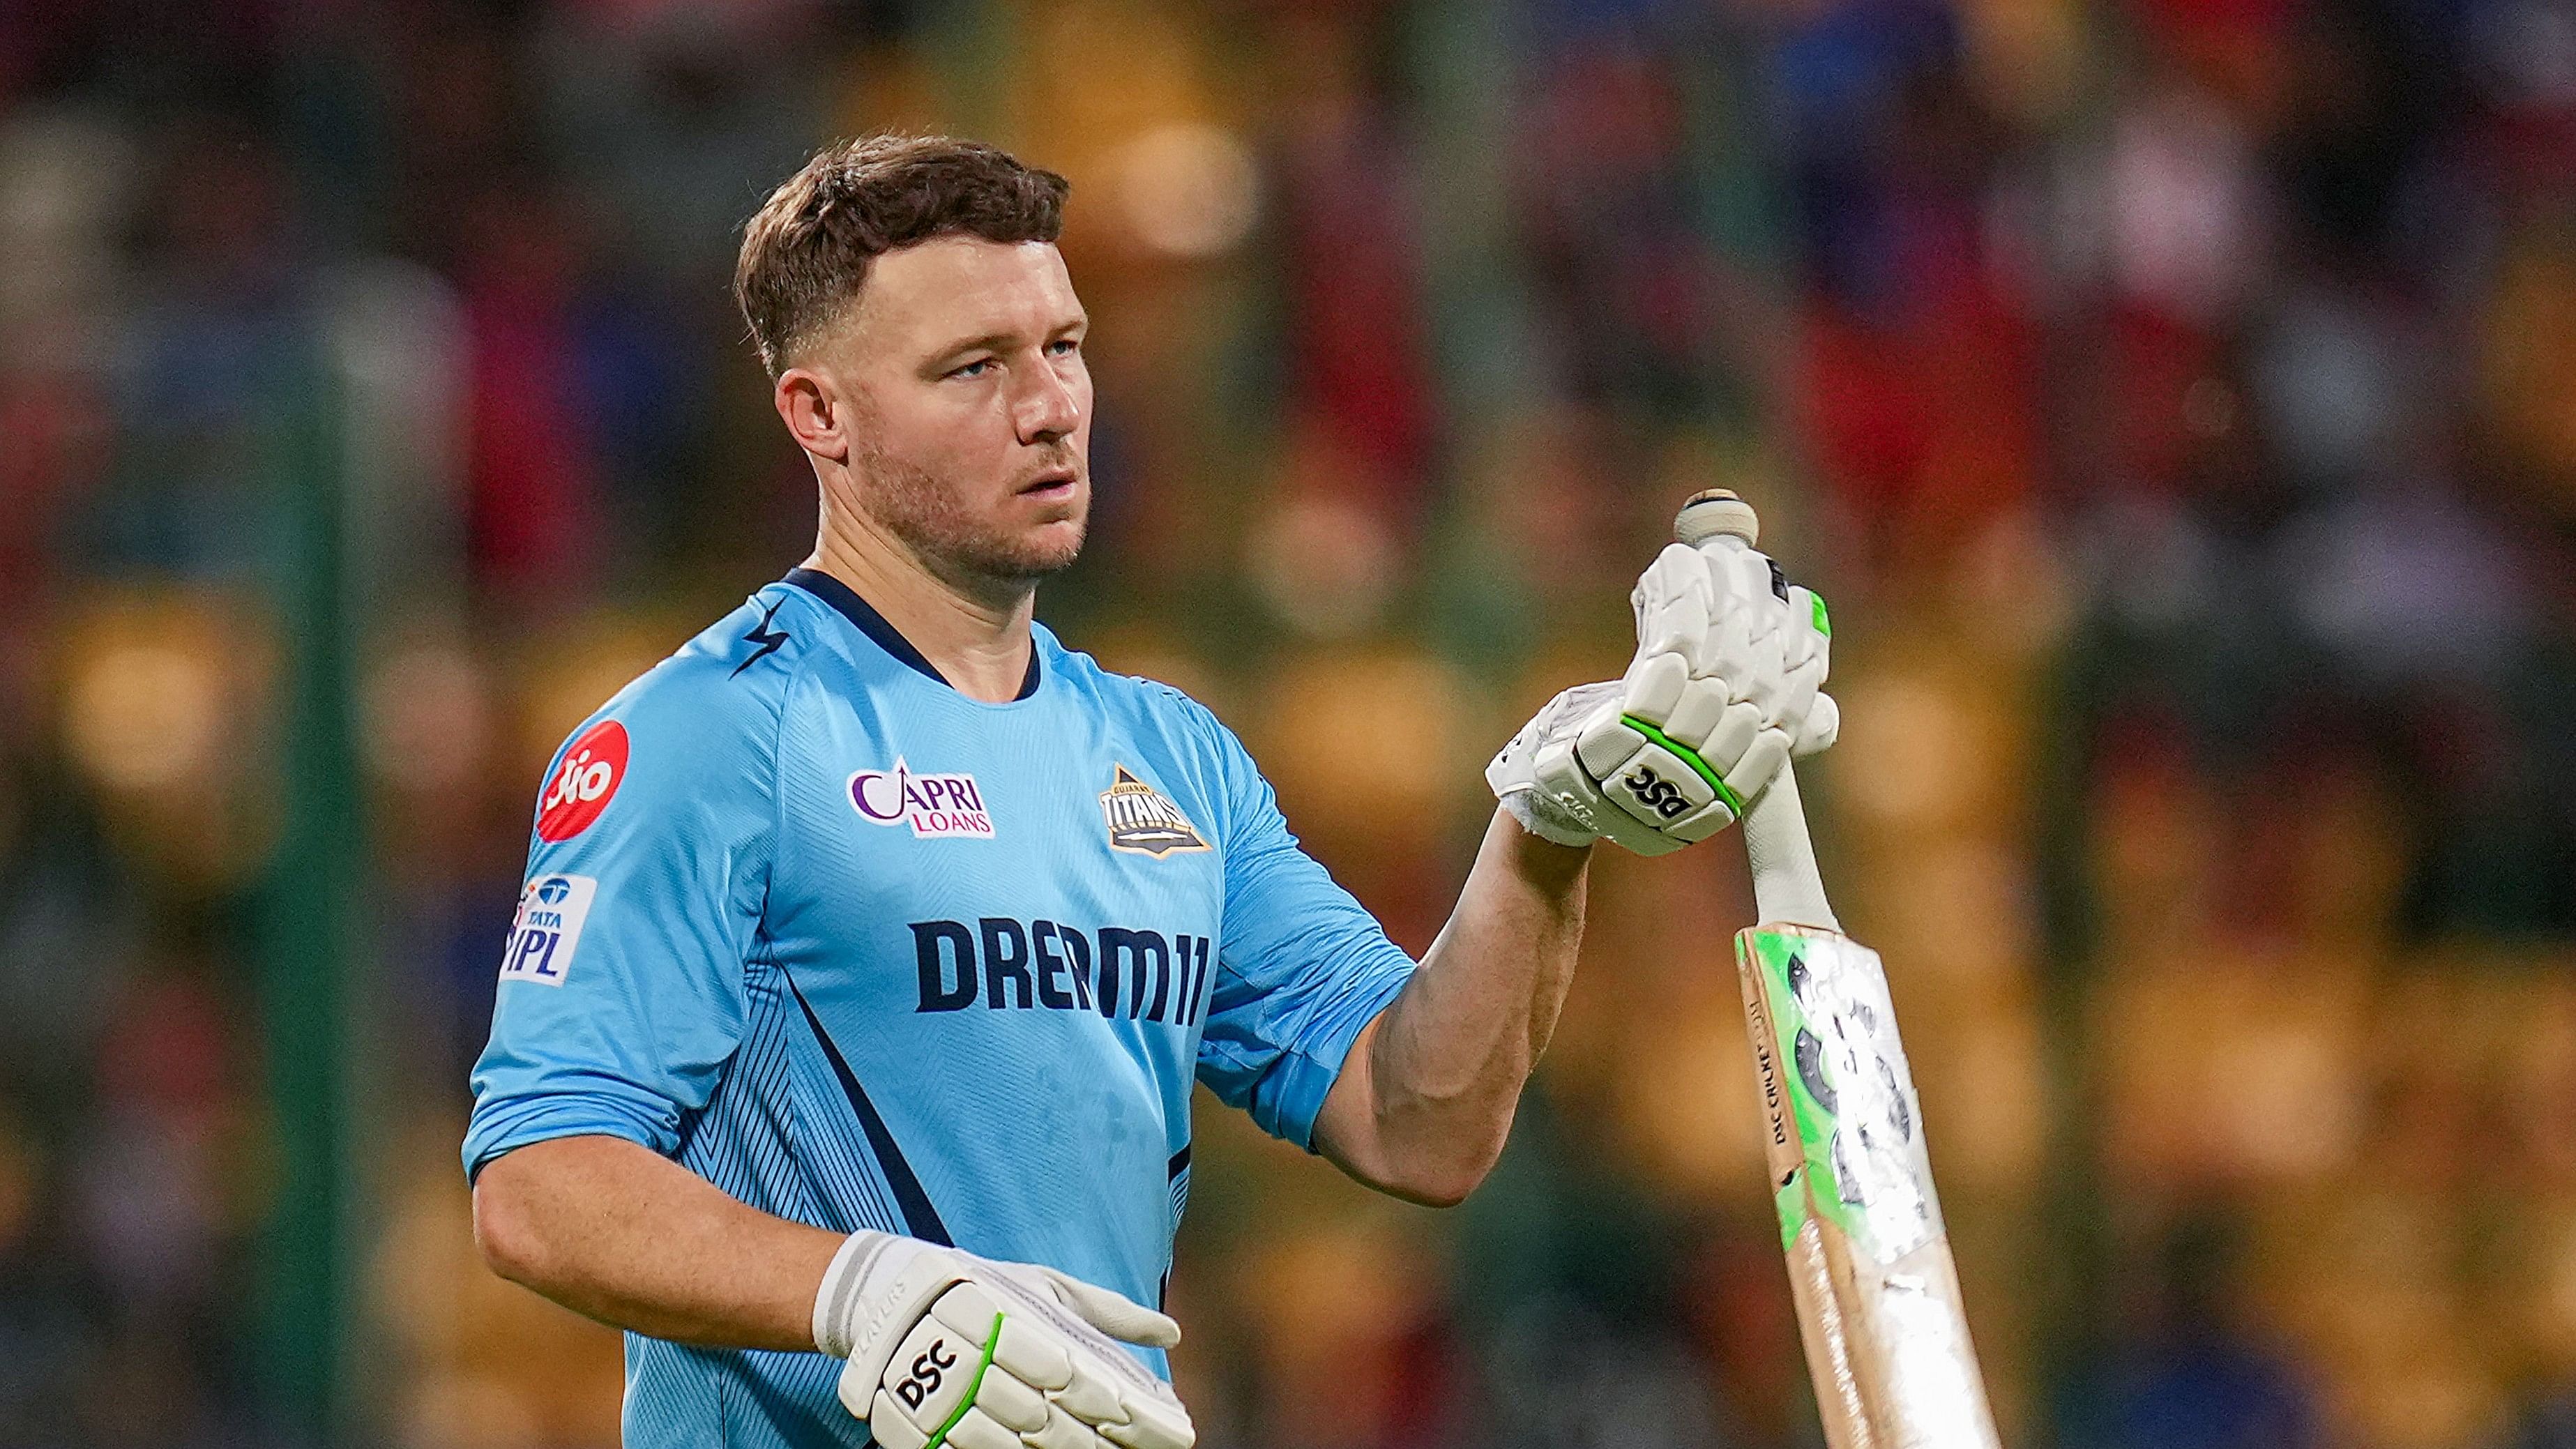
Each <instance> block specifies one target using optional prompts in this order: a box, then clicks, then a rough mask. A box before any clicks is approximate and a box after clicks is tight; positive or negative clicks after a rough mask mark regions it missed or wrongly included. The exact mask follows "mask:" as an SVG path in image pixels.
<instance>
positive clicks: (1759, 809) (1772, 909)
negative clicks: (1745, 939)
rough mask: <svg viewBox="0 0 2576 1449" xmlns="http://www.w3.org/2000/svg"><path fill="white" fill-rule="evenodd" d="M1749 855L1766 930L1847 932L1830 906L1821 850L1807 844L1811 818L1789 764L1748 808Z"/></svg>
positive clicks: (1755, 903) (1746, 850)
mask: <svg viewBox="0 0 2576 1449" xmlns="http://www.w3.org/2000/svg"><path fill="white" fill-rule="evenodd" d="M1744 854H1745V856H1746V858H1747V859H1749V860H1750V861H1751V862H1752V865H1753V909H1754V912H1755V914H1756V915H1758V916H1759V917H1760V918H1761V920H1762V923H1763V924H1764V925H1773V924H1782V925H1792V926H1813V927H1816V928H1818V929H1820V930H1826V931H1840V930H1841V929H1842V923H1841V922H1840V921H1837V920H1835V919H1834V908H1833V907H1832V906H1831V905H1829V904H1827V903H1826V901H1825V878H1824V876H1823V874H1822V873H1820V872H1819V871H1818V870H1817V869H1816V844H1815V842H1814V841H1812V840H1810V839H1808V838H1807V812H1806V808H1805V807H1804V806H1803V805H1801V804H1800V803H1799V800H1798V776H1797V774H1796V773H1795V772H1794V771H1792V770H1791V769H1790V767H1789V764H1788V762H1787V761H1785V760H1784V761H1782V762H1781V764H1780V773H1779V774H1777V775H1774V776H1772V777H1771V783H1770V785H1769V786H1768V787H1766V788H1765V789H1764V790H1763V791H1762V793H1761V794H1759V795H1756V796H1754V797H1753V801H1752V803H1751V804H1749V805H1747V806H1745V807H1744Z"/></svg>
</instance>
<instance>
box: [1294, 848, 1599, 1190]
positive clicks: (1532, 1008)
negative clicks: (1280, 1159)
mask: <svg viewBox="0 0 2576 1449" xmlns="http://www.w3.org/2000/svg"><path fill="white" fill-rule="evenodd" d="M1590 859H1591V851H1590V849H1589V848H1588V847H1583V848H1577V847H1568V846H1563V845H1552V844H1550V843H1548V842H1547V841H1544V840H1541V839H1539V838H1538V837H1537V836H1535V835H1532V834H1530V833H1529V832H1528V831H1525V830H1523V829H1522V828H1521V827H1520V826H1519V825H1518V824H1517V823H1515V822H1514V821H1513V820H1512V818H1511V817H1510V816H1509V815H1507V814H1505V813H1503V812H1502V811H1500V810H1497V811H1495V812H1494V819H1493V822H1492V823H1491V824H1490V825H1488V826H1486V827H1485V841H1484V845H1483V846H1482V847H1481V848H1480V849H1479V850H1478V851H1477V853H1476V865H1475V868H1474V869H1473V870H1471V871H1470V872H1469V873H1468V875H1467V884H1466V887H1465V889H1464V890H1462V891H1460V892H1459V895H1458V906H1457V909H1456V910H1455V911H1453V912H1451V914H1450V916H1449V924H1448V925H1447V926H1445V927H1444V928H1442V930H1441V932H1440V939H1438V940H1437V941H1434V942H1432V944H1431V949H1430V950H1429V951H1428V952H1425V953H1424V955H1423V958H1422V964H1421V966H1420V968H1419V969H1417V970H1416V971H1415V972H1414V973H1413V979H1412V980H1411V981H1409V982H1407V983H1406V984H1405V987H1404V989H1403V990H1402V991H1400V992H1398V993H1397V994H1396V998H1395V1000H1394V1001H1392V1002H1390V1003H1388V1005H1387V1008H1386V1010H1384V1011H1382V1012H1380V1013H1378V1017H1377V1020H1375V1021H1373V1022H1371V1023H1369V1025H1368V1026H1367V1027H1366V1028H1365V1029H1363V1030H1362V1031H1361V1032H1360V1035H1359V1039H1358V1040H1357V1041H1356V1042H1354V1043H1353V1044H1352V1047H1351V1055H1350V1059H1349V1060H1348V1061H1347V1062H1346V1063H1345V1064H1344V1065H1343V1067H1342V1074H1341V1076H1340V1078H1339V1079H1337V1080H1336V1081H1335V1082H1334V1083H1333V1089H1332V1091H1330V1092H1329V1093H1327V1094H1326V1095H1325V1097H1324V1106H1323V1110H1322V1112H1321V1113H1320V1114H1318V1115H1317V1117H1316V1119H1315V1141H1316V1144H1317V1146H1318V1148H1319V1149H1320V1150H1321V1151H1322V1152H1323V1154H1324V1155H1325V1156H1326V1157H1328V1158H1330V1159H1331V1160H1332V1161H1333V1163H1334V1164H1335V1165H1337V1166H1339V1167H1340V1168H1341V1169H1342V1170H1343V1171H1344V1172H1347V1173H1349V1174H1350V1175H1351V1176H1353V1177H1355V1178H1357V1179H1359V1180H1360V1181H1362V1182H1365V1183H1367V1184H1368V1185H1369V1186H1371V1187H1374V1188H1377V1189H1379V1190H1381V1191H1384V1192H1390V1193H1393V1194H1395V1195H1396V1196H1398V1197H1403V1198H1409V1199H1411V1200H1413V1201H1416V1202H1424V1203H1431V1204H1435V1205H1439V1206H1448V1205H1450V1204H1453V1203H1456V1202H1458V1201H1459V1200H1460V1199H1462V1198H1464V1197H1466V1195H1467V1194H1468V1193H1469V1192H1470V1191H1472V1190H1474V1188H1475V1186H1476V1184H1478V1183H1480V1182H1482V1181H1484V1179H1485V1174H1486V1173H1488V1172H1490V1171H1492V1170H1493V1166H1494V1162H1495V1160H1496V1159H1497V1158H1499V1157H1500V1156H1501V1155H1502V1151H1503V1139H1504V1138H1505V1137H1506V1136H1508V1135H1509V1134H1510V1132H1511V1129H1512V1113H1513V1111H1514V1109H1515V1108H1517V1107H1518V1105H1519V1103H1520V1095H1521V1086H1522V1084H1523V1083H1525V1082H1527V1081H1528V1080H1529V1074H1530V1072H1531V1070H1532V1069H1533V1068H1535V1067H1536V1066H1537V1065H1538V1058H1539V1053H1541V1052H1543V1051H1545V1050H1546V1049H1547V1039H1548V1037H1549V1035H1550V1034H1551V1033H1553V1032H1554V1031H1555V1030H1556V1016H1557V1012H1558V1010H1559V1009H1560V1008H1561V1007H1563V1006H1564V1005H1565V991H1566V987H1567V986H1568V985H1569V984H1571V983H1572V981H1573V979H1574V953H1575V948H1576V946H1577V945H1579V944H1580V943H1581V941H1582V937H1583V886H1584V867H1585V865H1586V863H1587V862H1588V861H1589V860H1590Z"/></svg>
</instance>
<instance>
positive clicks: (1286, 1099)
mask: <svg viewBox="0 0 2576 1449" xmlns="http://www.w3.org/2000/svg"><path fill="white" fill-rule="evenodd" d="M1412 978H1413V961H1412V959H1411V958H1410V957H1407V956H1406V955H1405V954H1404V953H1403V952H1402V951H1397V952H1395V953H1394V956H1393V959H1392V960H1391V961H1384V962H1379V963H1375V964H1374V965H1373V967H1372V968H1371V969H1370V970H1369V972H1368V973H1367V974H1366V975H1365V976H1364V977H1363V978H1362V979H1361V980H1360V981H1357V982H1355V983H1353V985H1352V987H1351V988H1350V989H1349V990H1348V991H1347V992H1346V993H1345V994H1344V995H1343V996H1342V997H1341V998H1340V999H1339V1000H1337V1001H1335V1002H1334V1003H1333V1004H1332V1005H1331V1007H1329V1008H1328V1009H1327V1010H1326V1011H1325V1012H1324V1013H1322V1014H1321V1015H1322V1017H1323V1019H1324V1020H1325V1021H1326V1022H1327V1023H1328V1024H1326V1025H1323V1026H1321V1027H1320V1028H1317V1029H1315V1030H1314V1031H1313V1032H1312V1033H1311V1034H1310V1035H1309V1036H1308V1037H1307V1038H1306V1040H1305V1041H1304V1042H1303V1043H1301V1044H1300V1045H1299V1046H1298V1047H1297V1048H1296V1049H1294V1050H1291V1051H1286V1052H1282V1053H1281V1054H1280V1056H1279V1059H1278V1060H1277V1061H1275V1062H1273V1063H1271V1066H1270V1070H1269V1071H1267V1072H1264V1073H1263V1074H1262V1075H1261V1079H1260V1080H1259V1081H1258V1082H1255V1083H1254V1084H1253V1088H1252V1101H1251V1102H1250V1104H1249V1110H1250V1112H1251V1114H1252V1120H1253V1121H1254V1123H1256V1124H1257V1125H1259V1126H1260V1128H1261V1130H1262V1131H1264V1132H1267V1133H1269V1134H1270V1135H1272V1136H1273V1137H1277V1138H1280V1139H1281V1140H1283V1141H1287V1142H1292V1143H1294V1144H1296V1145H1297V1146H1298V1147H1301V1148H1303V1149H1305V1150H1306V1151H1308V1152H1313V1151H1314V1150H1315V1118H1316V1117H1317V1116H1319V1115H1321V1114H1322V1112H1323V1110H1324V1098H1326V1097H1327V1096H1330V1095H1331V1094H1332V1090H1333V1084H1334V1083H1335V1082H1338V1081H1340V1080H1341V1079H1342V1068H1343V1066H1344V1065H1345V1064H1347V1063H1348V1062H1349V1060H1350V1055H1351V1044H1352V1043H1354V1042H1356V1041H1358V1040H1359V1036H1360V1033H1361V1032H1363V1031H1366V1030H1367V1029H1368V1024H1369V1023H1370V1022H1372V1021H1375V1020H1377V1018H1378V1014H1379V1013H1381V1012H1383V1011H1385V1010H1386V1008H1387V1005H1388V1004H1389V1003H1390V1002H1392V1001H1394V1000H1395V998H1396V993H1398V992H1400V991H1402V990H1403V989H1404V983H1405V982H1407V981H1409V980H1411V979H1412Z"/></svg>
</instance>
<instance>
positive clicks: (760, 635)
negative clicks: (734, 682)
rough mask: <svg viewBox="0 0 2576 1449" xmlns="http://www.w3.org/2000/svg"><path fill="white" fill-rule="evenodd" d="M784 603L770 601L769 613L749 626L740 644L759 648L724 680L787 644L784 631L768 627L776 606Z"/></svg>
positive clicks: (773, 617)
mask: <svg viewBox="0 0 2576 1449" xmlns="http://www.w3.org/2000/svg"><path fill="white" fill-rule="evenodd" d="M785 602H787V601H786V600H785V599H778V600H774V601H772V602H771V604H770V606H769V612H768V613H766V614H763V615H761V616H760V622H759V623H757V624H754V625H752V626H751V632H750V633H748V634H745V635H743V636H742V642H744V643H745V644H757V645H759V646H760V647H759V648H757V649H754V650H753V651H751V654H750V657H748V658H746V659H744V660H743V661H742V662H741V663H740V664H737V665H735V666H734V667H733V674H728V675H726V676H725V678H727V679H731V678H733V677H734V675H738V674H740V673H742V672H743V671H744V670H746V669H749V668H750V667H751V666H753V665H755V664H758V663H759V662H760V661H762V660H763V659H766V658H768V657H769V656H770V655H772V654H775V653H777V652H778V650H779V646H781V645H783V644H785V643H786V642H787V631H786V630H784V629H772V628H770V627H769V621H770V620H772V619H775V618H777V617H778V606H779V605H780V604H783V603H785Z"/></svg>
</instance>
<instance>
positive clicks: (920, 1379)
mask: <svg viewBox="0 0 2576 1449" xmlns="http://www.w3.org/2000/svg"><path fill="white" fill-rule="evenodd" d="M947 1347H948V1340H947V1339H944V1338H934V1339H932V1340H931V1341H930V1347H928V1348H926V1349H923V1350H922V1351H921V1353H920V1354H919V1355H917V1356H916V1357H915V1358H914V1359H913V1361H912V1377H910V1378H908V1379H905V1380H904V1381H903V1382H901V1383H899V1384H896V1385H895V1386H894V1394H895V1397H896V1398H899V1399H901V1400H903V1406H904V1407H905V1408H907V1409H918V1408H920V1407H921V1406H922V1405H923V1404H925V1403H928V1402H929V1400H930V1396H931V1395H932V1394H935V1393H938V1392H939V1383H940V1379H941V1377H942V1371H943V1370H946V1369H953V1368H955V1367H957V1355H955V1354H953V1353H943V1352H942V1350H944V1349H946V1348H947Z"/></svg>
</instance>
